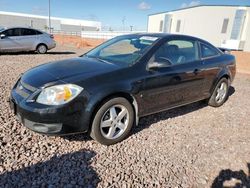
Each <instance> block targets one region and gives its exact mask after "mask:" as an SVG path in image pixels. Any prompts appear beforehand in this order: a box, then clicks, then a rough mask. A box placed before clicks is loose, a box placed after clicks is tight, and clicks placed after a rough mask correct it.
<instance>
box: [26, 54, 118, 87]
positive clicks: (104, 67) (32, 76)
mask: <svg viewBox="0 0 250 188" xmlns="http://www.w3.org/2000/svg"><path fill="white" fill-rule="evenodd" d="M119 68H121V67H120V66H118V65H116V64H112V63H108V62H104V61H100V60H97V59H94V58H87V57H79V58H73V59H66V60H62V61H56V62H52V63H47V64H44V65H40V66H38V67H35V68H33V69H30V70H29V71H27V72H25V73H24V74H23V76H22V82H24V83H26V84H29V85H31V86H33V87H36V88H39V87H43V86H45V85H47V84H49V83H53V82H57V81H62V82H64V80H65V79H67V78H70V77H74V76H82V78H83V79H85V78H89V77H91V76H95V75H97V74H101V73H107V72H110V71H114V70H116V69H119Z"/></svg>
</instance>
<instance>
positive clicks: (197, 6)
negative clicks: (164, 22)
mask: <svg viewBox="0 0 250 188" xmlns="http://www.w3.org/2000/svg"><path fill="white" fill-rule="evenodd" d="M199 7H250V5H196V6H191V7H186V8H179V9H175V10H170V11H164V12H158V13H153V14H149V15H148V16H153V15H157V14H164V13H168V12H175V11H181V10H187V9H192V8H199Z"/></svg>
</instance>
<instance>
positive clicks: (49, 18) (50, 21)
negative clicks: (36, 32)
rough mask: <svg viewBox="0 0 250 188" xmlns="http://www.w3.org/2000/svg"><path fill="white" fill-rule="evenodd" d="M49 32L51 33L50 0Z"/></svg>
mask: <svg viewBox="0 0 250 188" xmlns="http://www.w3.org/2000/svg"><path fill="white" fill-rule="evenodd" d="M49 33H51V19H50V0H49Z"/></svg>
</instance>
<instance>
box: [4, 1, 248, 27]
mask: <svg viewBox="0 0 250 188" xmlns="http://www.w3.org/2000/svg"><path fill="white" fill-rule="evenodd" d="M48 1H49V0H0V11H10V12H21V13H31V14H37V15H48ZM50 1H51V16H54V17H65V18H75V19H85V20H86V19H87V20H94V21H100V22H102V25H103V27H104V28H105V29H107V28H112V29H113V30H122V29H124V28H126V29H129V28H130V26H133V30H138V31H145V30H146V29H147V18H148V15H149V14H152V13H157V12H164V11H170V10H175V9H179V8H185V7H189V6H195V5H219V4H223V5H250V0H220V1H218V0H50Z"/></svg>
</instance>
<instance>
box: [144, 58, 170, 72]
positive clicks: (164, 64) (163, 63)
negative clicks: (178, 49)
mask: <svg viewBox="0 0 250 188" xmlns="http://www.w3.org/2000/svg"><path fill="white" fill-rule="evenodd" d="M171 65H172V63H171V62H170V61H169V60H167V59H164V61H160V62H150V63H149V64H148V69H149V70H156V69H161V68H166V67H170V66H171Z"/></svg>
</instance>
